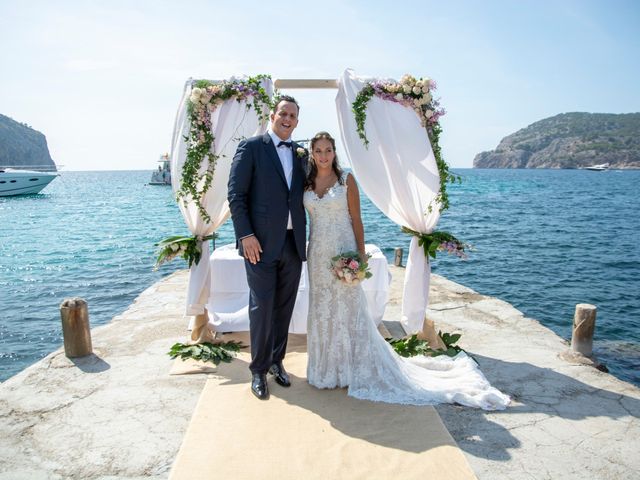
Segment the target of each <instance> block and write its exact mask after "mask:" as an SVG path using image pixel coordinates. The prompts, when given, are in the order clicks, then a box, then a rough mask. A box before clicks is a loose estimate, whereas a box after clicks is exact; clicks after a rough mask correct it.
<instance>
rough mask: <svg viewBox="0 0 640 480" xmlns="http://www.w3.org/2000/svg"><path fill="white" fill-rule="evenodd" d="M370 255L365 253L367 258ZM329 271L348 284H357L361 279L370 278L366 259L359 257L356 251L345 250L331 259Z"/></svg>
mask: <svg viewBox="0 0 640 480" xmlns="http://www.w3.org/2000/svg"><path fill="white" fill-rule="evenodd" d="M369 257H370V255H367V259H368V258H369ZM330 268H331V271H332V272H333V274H334V275H335V276H336V278H337V279H338V280H340V281H342V282H344V283H346V284H348V285H358V284H359V283H360V282H361V281H362V280H364V279H366V278H371V276H372V273H371V272H370V271H369V264H368V263H367V260H366V259H365V260H363V259H361V258H360V254H359V253H358V252H345V253H341V254H339V255H336V256H335V257H333V258H332V259H331V267H330Z"/></svg>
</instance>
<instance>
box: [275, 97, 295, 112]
mask: <svg viewBox="0 0 640 480" xmlns="http://www.w3.org/2000/svg"><path fill="white" fill-rule="evenodd" d="M282 102H291V103H294V104H295V105H296V107H297V108H298V114H299V113H300V105H298V102H297V100H296V99H295V98H293V97H292V96H291V95H278V96H277V97H275V98H274V99H273V108H272V109H271V111H272V112H274V113H275V111H276V110H277V109H278V105H280V103H282Z"/></svg>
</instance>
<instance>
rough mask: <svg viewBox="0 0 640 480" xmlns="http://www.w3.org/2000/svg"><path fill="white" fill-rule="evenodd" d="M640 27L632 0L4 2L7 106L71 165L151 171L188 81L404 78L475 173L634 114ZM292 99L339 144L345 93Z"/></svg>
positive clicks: (303, 118)
mask: <svg viewBox="0 0 640 480" xmlns="http://www.w3.org/2000/svg"><path fill="white" fill-rule="evenodd" d="M639 26H640V2H638V1H636V0H629V1H626V0H609V1H607V2H605V1H604V0H601V1H588V0H584V1H578V0H537V1H533V0H502V1H498V0H485V1H482V2H480V1H473V0H470V1H462V0H460V1H455V0H451V1H449V2H442V1H431V0H423V1H413V0H404V1H402V2H389V1H386V2H381V1H377V0H368V1H343V2H341V1H335V0H323V1H322V2H319V1H316V2H305V1H296V2H280V1H275V2H265V1H264V0H262V1H256V0H244V1H241V2H231V1H228V0H227V1H214V0H209V1H204V0H202V1H181V2H178V1H163V0H154V1H151V0H148V1H134V0H130V1H124V0H110V1H108V2H107V1H97V0H96V1H65V0H58V1H56V2H50V1H37V0H33V1H19V0H14V1H10V0H0V69H1V71H2V73H1V74H0V113H2V114H4V115H7V116H9V117H11V118H13V119H14V120H16V121H19V122H23V123H26V124H28V125H30V126H32V127H33V128H35V129H36V130H39V131H41V132H42V133H44V134H45V135H46V137H47V142H48V145H49V150H50V153H51V156H52V158H53V159H54V161H55V162H56V163H57V164H58V165H62V166H63V167H62V169H63V170H66V171H77V170H151V169H154V168H155V167H156V165H157V164H156V161H157V160H158V158H159V155H160V154H161V153H163V152H165V151H168V150H169V148H170V144H171V135H172V130H173V122H174V118H175V115H176V110H177V107H178V102H179V100H180V97H181V94H182V90H183V86H184V83H185V81H186V80H187V79H188V78H190V77H193V78H206V79H225V78H229V77H231V76H234V75H235V76H240V75H255V74H259V73H265V74H270V75H271V76H272V78H274V79H276V78H333V79H335V78H338V77H339V76H340V75H341V74H342V73H343V71H344V70H345V69H347V68H352V69H353V70H354V71H355V73H356V74H358V75H362V76H372V77H380V78H394V79H398V80H399V79H400V77H401V76H402V75H403V74H405V73H410V74H412V75H414V76H416V77H430V78H432V79H434V80H436V82H437V84H438V90H437V95H436V96H437V97H440V99H441V104H442V106H444V108H445V109H446V111H447V114H446V115H445V116H444V117H443V118H442V119H441V125H442V127H443V130H444V132H443V135H442V139H441V146H442V149H443V154H444V158H445V160H447V162H448V163H449V164H450V165H451V166H453V167H461V168H467V167H471V166H472V164H473V158H474V156H475V155H476V154H477V153H479V152H482V151H485V150H491V149H493V148H495V147H496V146H497V144H498V143H499V142H500V140H501V139H502V138H503V137H504V136H506V135H509V134H511V133H513V132H515V131H517V130H519V129H521V128H524V127H526V126H527V125H530V124H531V123H533V122H535V121H538V120H541V119H543V118H546V117H549V116H552V115H556V114H558V113H564V112H576V111H580V112H606V113H628V112H638V111H640V88H639V87H638V85H640V61H639V60H638V59H640V27H639ZM284 93H289V94H292V95H294V96H295V97H296V98H297V99H298V101H299V102H300V104H301V112H300V123H299V126H298V128H297V130H296V132H295V134H294V138H298V139H302V138H309V137H310V136H312V135H313V134H314V133H315V132H317V131H320V130H327V131H329V132H332V133H333V134H334V136H336V137H337V138H339V132H338V123H337V119H336V113H335V102H334V98H335V94H336V90H289V91H285V92H284ZM341 151H342V152H343V150H341V149H340V148H339V150H338V152H339V153H340V152H341ZM345 160H346V159H344V156H343V159H342V161H343V162H344V163H348V162H346V161H345Z"/></svg>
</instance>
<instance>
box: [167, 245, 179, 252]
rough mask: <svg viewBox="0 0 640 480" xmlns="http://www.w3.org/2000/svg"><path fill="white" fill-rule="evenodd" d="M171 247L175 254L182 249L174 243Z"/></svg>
mask: <svg viewBox="0 0 640 480" xmlns="http://www.w3.org/2000/svg"><path fill="white" fill-rule="evenodd" d="M169 246H170V247H171V250H173V251H174V252H177V251H178V249H179V248H180V245H178V244H177V243H172V244H171V245H169Z"/></svg>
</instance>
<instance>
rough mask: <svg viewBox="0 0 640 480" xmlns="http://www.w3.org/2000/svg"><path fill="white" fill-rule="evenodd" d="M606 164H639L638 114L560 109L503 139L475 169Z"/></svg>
mask: <svg viewBox="0 0 640 480" xmlns="http://www.w3.org/2000/svg"><path fill="white" fill-rule="evenodd" d="M600 163H610V164H611V168H638V169H640V113H625V114H609V113H581V112H576V113H562V114H560V115H556V116H555V117H549V118H545V119H544V120H540V121H538V122H535V123H533V124H531V125H529V126H528V127H526V128H523V129H522V130H518V131H517V132H516V133H513V134H511V135H509V136H507V137H505V138H503V139H502V141H501V142H500V144H499V145H498V147H497V148H496V149H495V150H492V151H490V152H482V153H479V154H478V155H476V157H475V158H474V159H473V166H474V167H475V168H581V167H587V166H589V165H594V164H600Z"/></svg>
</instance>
